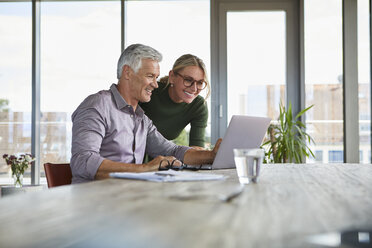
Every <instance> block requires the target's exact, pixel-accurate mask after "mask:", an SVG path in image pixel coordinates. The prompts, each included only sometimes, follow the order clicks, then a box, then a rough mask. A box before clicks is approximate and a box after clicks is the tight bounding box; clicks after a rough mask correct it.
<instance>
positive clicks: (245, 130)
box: [212, 115, 271, 169]
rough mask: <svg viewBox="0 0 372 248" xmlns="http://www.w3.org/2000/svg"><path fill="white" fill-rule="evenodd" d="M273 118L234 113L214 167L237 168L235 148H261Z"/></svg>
mask: <svg viewBox="0 0 372 248" xmlns="http://www.w3.org/2000/svg"><path fill="white" fill-rule="evenodd" d="M270 121H271V119H270V118H267V117H255V116H246V115H233V116H232V117H231V121H230V123H229V126H228V128H227V130H226V133H225V135H224V137H223V140H222V142H221V145H220V148H219V149H218V152H217V155H216V158H215V159H214V162H213V165H212V169H226V168H235V162H234V154H233V149H235V148H259V147H260V146H261V144H262V141H263V138H264V137H265V133H266V131H267V128H268V126H269V124H270Z"/></svg>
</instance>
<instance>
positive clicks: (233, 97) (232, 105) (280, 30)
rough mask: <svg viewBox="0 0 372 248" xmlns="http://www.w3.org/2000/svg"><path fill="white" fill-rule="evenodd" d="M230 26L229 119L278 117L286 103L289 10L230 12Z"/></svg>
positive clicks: (228, 43) (228, 35)
mask: <svg viewBox="0 0 372 248" xmlns="http://www.w3.org/2000/svg"><path fill="white" fill-rule="evenodd" d="M226 25H227V81H228V84H227V85H228V86H227V87H228V95H227V99H228V109H227V110H228V118H227V120H228V121H230V119H231V116H232V115H236V114H239V115H253V116H268V117H271V118H272V119H273V120H274V119H277V117H278V115H279V103H280V101H282V103H283V104H285V102H286V101H285V85H286V45H285V44H286V13H285V11H283V10H277V11H268V10H265V11H230V12H227V19H226ZM239 26H242V27H244V29H241V28H237V27H239ZM243 48H244V49H243Z"/></svg>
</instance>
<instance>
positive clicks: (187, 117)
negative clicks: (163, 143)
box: [141, 54, 210, 148]
mask: <svg viewBox="0 0 372 248" xmlns="http://www.w3.org/2000/svg"><path fill="white" fill-rule="evenodd" d="M158 84H159V88H157V89H155V90H154V91H153V92H152V96H151V101H150V102H147V103H142V104H141V107H142V109H143V110H144V111H145V114H146V115H147V116H148V117H149V118H150V119H151V120H152V121H153V123H154V124H155V126H156V127H157V129H158V130H159V132H160V133H161V134H162V135H163V136H164V137H165V138H167V139H168V140H174V139H175V138H177V137H178V136H179V135H180V133H181V132H182V130H184V128H185V127H186V126H187V125H188V124H190V126H191V129H190V134H189V146H192V147H196V148H198V147H199V148H202V147H204V142H205V138H204V136H205V128H206V127H207V120H208V107H207V103H206V101H205V99H204V98H203V97H202V96H200V95H199V94H200V92H201V91H202V90H204V89H205V88H206V89H207V94H206V97H208V96H209V93H210V85H209V82H208V78H207V70H206V67H205V64H204V62H203V61H202V60H201V59H200V58H198V57H197V56H195V55H191V54H185V55H182V56H181V57H179V58H178V59H177V60H176V62H175V63H174V65H173V68H172V70H171V71H170V72H169V76H166V77H163V78H161V79H160V82H159V83H158Z"/></svg>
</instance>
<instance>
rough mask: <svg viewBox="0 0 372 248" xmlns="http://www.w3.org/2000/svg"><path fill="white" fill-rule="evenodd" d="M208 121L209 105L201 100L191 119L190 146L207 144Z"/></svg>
mask: <svg viewBox="0 0 372 248" xmlns="http://www.w3.org/2000/svg"><path fill="white" fill-rule="evenodd" d="M207 122H208V107H207V104H206V103H205V102H204V99H203V100H202V102H200V105H199V106H198V108H197V109H196V111H195V117H194V118H193V119H192V120H191V122H190V125H191V129H190V137H189V146H200V147H204V145H205V128H206V127H207Z"/></svg>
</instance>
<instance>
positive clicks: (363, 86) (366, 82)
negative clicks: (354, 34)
mask: <svg viewBox="0 0 372 248" xmlns="http://www.w3.org/2000/svg"><path fill="white" fill-rule="evenodd" d="M369 35H370V33H369V1H368V0H358V79H359V142H360V143H359V149H360V150H362V151H363V152H361V156H360V163H371V157H370V156H369V154H370V151H371V95H370V92H371V89H370V87H371V80H370V75H371V71H370V68H371V67H370V63H371V62H370V43H369Z"/></svg>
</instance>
